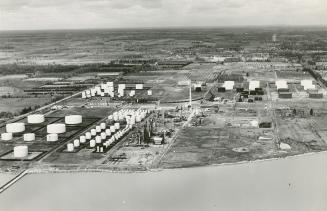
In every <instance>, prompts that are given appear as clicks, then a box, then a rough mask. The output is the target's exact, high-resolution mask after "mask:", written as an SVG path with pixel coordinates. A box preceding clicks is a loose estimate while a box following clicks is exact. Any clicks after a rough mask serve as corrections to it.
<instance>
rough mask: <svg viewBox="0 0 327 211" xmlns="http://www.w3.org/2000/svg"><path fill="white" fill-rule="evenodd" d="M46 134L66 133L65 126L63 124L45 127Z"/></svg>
mask: <svg viewBox="0 0 327 211" xmlns="http://www.w3.org/2000/svg"><path fill="white" fill-rule="evenodd" d="M47 132H48V133H56V134H60V133H64V132H66V125H65V124H60V123H59V124H51V125H48V126H47Z"/></svg>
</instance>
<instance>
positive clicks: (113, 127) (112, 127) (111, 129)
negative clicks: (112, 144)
mask: <svg viewBox="0 0 327 211" xmlns="http://www.w3.org/2000/svg"><path fill="white" fill-rule="evenodd" d="M115 131H116V127H115V126H113V125H112V126H110V132H111V133H114V132H115Z"/></svg>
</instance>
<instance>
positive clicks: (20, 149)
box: [14, 146, 28, 158]
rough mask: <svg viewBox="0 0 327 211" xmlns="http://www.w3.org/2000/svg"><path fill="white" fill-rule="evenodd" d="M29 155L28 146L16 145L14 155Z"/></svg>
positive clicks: (17, 156) (21, 156)
mask: <svg viewBox="0 0 327 211" xmlns="http://www.w3.org/2000/svg"><path fill="white" fill-rule="evenodd" d="M27 155H28V146H16V147H14V157H15V158H24V157H26V156H27Z"/></svg>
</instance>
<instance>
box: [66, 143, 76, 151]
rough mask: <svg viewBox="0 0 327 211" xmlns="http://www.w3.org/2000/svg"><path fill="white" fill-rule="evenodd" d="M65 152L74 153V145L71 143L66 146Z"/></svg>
mask: <svg viewBox="0 0 327 211" xmlns="http://www.w3.org/2000/svg"><path fill="white" fill-rule="evenodd" d="M67 151H68V152H73V151H74V144H73V143H69V144H67Z"/></svg>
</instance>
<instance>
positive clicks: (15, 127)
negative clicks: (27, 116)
mask: <svg viewBox="0 0 327 211" xmlns="http://www.w3.org/2000/svg"><path fill="white" fill-rule="evenodd" d="M24 130H25V123H22V122H15V123H9V124H7V125H6V131H7V133H21V132H24Z"/></svg>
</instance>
